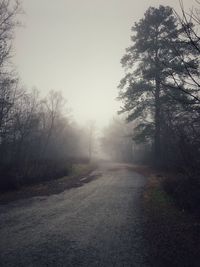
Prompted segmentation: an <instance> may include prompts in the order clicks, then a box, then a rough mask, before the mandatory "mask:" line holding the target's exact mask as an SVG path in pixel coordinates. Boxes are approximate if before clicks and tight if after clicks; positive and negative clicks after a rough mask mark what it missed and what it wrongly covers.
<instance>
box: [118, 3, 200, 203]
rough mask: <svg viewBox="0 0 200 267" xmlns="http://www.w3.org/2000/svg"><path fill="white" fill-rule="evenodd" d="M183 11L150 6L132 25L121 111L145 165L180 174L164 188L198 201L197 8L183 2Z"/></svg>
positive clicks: (199, 93) (199, 21) (199, 48)
mask: <svg viewBox="0 0 200 267" xmlns="http://www.w3.org/2000/svg"><path fill="white" fill-rule="evenodd" d="M181 10H182V14H178V13H176V11H174V10H173V9H172V8H171V7H169V6H160V7H159V8H154V7H150V8H149V9H148V10H147V11H146V13H145V15H144V18H142V19H141V20H140V21H139V22H138V23H135V25H134V26H133V27H132V32H133V36H132V37H131V40H132V45H131V46H130V47H129V48H127V49H126V54H125V55H124V56H123V58H122V60H121V63H122V66H123V67H124V68H125V70H126V75H125V77H124V78H123V79H122V80H121V82H120V85H119V90H120V91H119V100H120V101H122V103H123V106H122V109H121V111H120V113H125V114H128V116H127V121H128V122H132V123H133V124H134V127H133V135H132V139H133V142H134V144H137V145H141V147H144V148H145V149H147V150H146V152H147V153H148V154H149V155H150V156H148V158H149V163H151V164H154V165H155V166H156V167H159V168H165V169H168V170H170V171H171V170H173V171H176V172H177V173H179V174H180V179H179V180H178V181H177V180H176V182H174V184H168V185H167V186H166V187H168V190H169V191H170V190H171V191H173V193H174V194H176V195H178V194H179V195H180V196H179V199H181V198H182V199H184V198H185V196H186V195H187V197H188V199H189V198H191V199H192V200H191V203H193V204H194V202H195V203H196V204H197V203H198V204H200V198H199V192H200V80H199V74H200V72H199V71H200V68H199V67H200V64H199V63H200V61H199V59H200V58H199V56H200V36H199V27H200V17H199V10H200V9H193V10H194V11H191V12H186V11H185V9H184V6H183V4H182V2H181ZM144 155H145V150H144ZM193 204H192V205H193Z"/></svg>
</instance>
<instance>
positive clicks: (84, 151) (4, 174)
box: [0, 0, 89, 190]
mask: <svg viewBox="0 0 200 267" xmlns="http://www.w3.org/2000/svg"><path fill="white" fill-rule="evenodd" d="M20 13H21V6H20V3H19V2H18V1H16V2H15V3H13V1H10V0H1V1H0V190H7V189H12V188H16V187H18V186H20V185H22V184H27V183H34V182H37V181H42V180H45V179H52V178H57V177H61V176H64V175H67V174H68V173H69V171H70V168H71V164H72V163H74V162H87V161H88V160H89V159H88V142H89V140H88V133H87V129H81V128H80V127H79V126H77V125H76V124H75V123H74V122H73V120H72V119H71V116H70V112H69V111H67V109H66V101H65V100H64V99H63V97H62V95H61V93H59V92H56V91H51V92H50V93H49V94H48V95H47V96H46V97H40V94H39V92H38V91H37V90H36V89H35V90H32V91H31V92H30V91H29V90H26V89H24V88H23V87H22V86H21V85H20V82H19V78H18V76H17V75H16V74H15V72H14V71H13V68H12V64H11V63H10V58H11V56H12V41H13V38H14V33H15V28H16V27H17V26H18V16H19V15H20Z"/></svg>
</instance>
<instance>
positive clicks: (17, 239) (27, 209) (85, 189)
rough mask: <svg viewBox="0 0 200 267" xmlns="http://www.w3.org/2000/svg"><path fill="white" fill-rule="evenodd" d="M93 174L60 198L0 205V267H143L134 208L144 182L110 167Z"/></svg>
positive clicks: (138, 217)
mask: <svg viewBox="0 0 200 267" xmlns="http://www.w3.org/2000/svg"><path fill="white" fill-rule="evenodd" d="M113 167H114V168H113ZM95 174H99V177H98V178H97V179H95V180H93V181H91V182H89V183H86V184H84V185H83V186H81V187H78V188H73V189H70V190H66V191H64V192H63V193H61V194H57V195H51V196H48V197H33V198H30V199H26V200H20V201H17V202H15V203H10V204H6V205H1V206H0V266H1V267H4V266H6V267H7V266H13V267H18V266H20V267H29V266H34V267H40V266H66V267H70V266H77V267H78V266H87V267H90V266H108V267H110V266H124V267H126V266H127V267H128V266H149V265H148V263H147V251H146V248H145V240H144V239H143V230H142V228H143V227H142V224H143V218H142V217H143V216H142V211H141V207H140V204H141V196H142V191H143V188H144V185H145V181H146V179H145V178H144V177H143V176H141V175H139V174H137V173H135V172H133V171H130V170H128V169H126V168H122V167H117V166H110V165H106V166H105V165H104V166H102V167H100V168H99V169H98V170H97V171H96V173H95Z"/></svg>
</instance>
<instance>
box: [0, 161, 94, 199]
mask: <svg viewBox="0 0 200 267" xmlns="http://www.w3.org/2000/svg"><path fill="white" fill-rule="evenodd" d="M96 168H97V164H95V163H75V164H72V165H71V168H70V172H69V174H68V175H65V176H60V178H57V179H51V180H48V181H43V182H38V183H36V184H32V185H26V186H22V187H20V188H18V189H16V190H13V191H8V192H2V193H1V194H0V204H6V203H9V202H12V201H16V200H20V199H25V198H31V197H34V196H48V195H52V194H58V193H61V192H63V191H65V190H67V189H70V188H73V187H79V186H81V185H83V182H82V181H81V178H83V177H85V176H89V175H90V173H91V172H92V171H93V170H95V169H96ZM92 178H93V177H92ZM92 178H91V179H90V180H92Z"/></svg>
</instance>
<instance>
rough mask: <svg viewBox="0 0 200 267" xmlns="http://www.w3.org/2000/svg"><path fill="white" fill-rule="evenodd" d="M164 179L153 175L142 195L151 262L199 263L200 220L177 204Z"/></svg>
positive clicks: (157, 264)
mask: <svg viewBox="0 0 200 267" xmlns="http://www.w3.org/2000/svg"><path fill="white" fill-rule="evenodd" d="M165 179H166V177H164V176H163V175H160V174H157V175H155V173H154V174H152V175H150V176H149V179H148V183H147V186H146V189H145V192H144V196H143V207H144V213H145V219H146V220H145V226H144V233H145V235H146V238H147V241H148V244H149V251H150V255H151V256H150V261H151V262H152V266H181V267H184V266H185V267H186V266H187V267H189V266H191V267H193V266H194V267H196V266H200V221H199V220H198V219H197V218H195V217H193V216H192V215H191V214H189V213H187V212H186V211H185V210H181V209H180V208H179V207H178V206H177V205H176V204H175V201H174V199H173V197H172V196H171V195H169V194H168V193H167V192H166V191H165V190H164V188H163V181H164V180H165Z"/></svg>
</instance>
